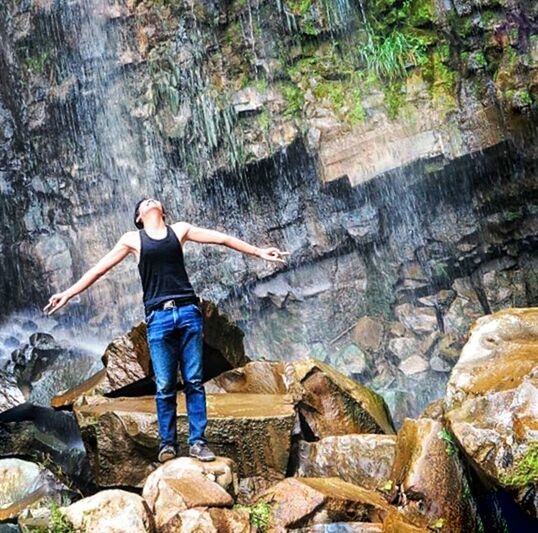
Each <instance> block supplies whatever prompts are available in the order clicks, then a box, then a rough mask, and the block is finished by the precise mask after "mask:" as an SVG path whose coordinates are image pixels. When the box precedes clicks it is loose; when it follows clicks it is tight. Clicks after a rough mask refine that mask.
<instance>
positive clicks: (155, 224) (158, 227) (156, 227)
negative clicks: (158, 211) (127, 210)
mask: <svg viewBox="0 0 538 533" xmlns="http://www.w3.org/2000/svg"><path fill="white" fill-rule="evenodd" d="M144 229H145V230H146V231H149V232H150V233H153V234H158V233H163V232H164V230H165V229H166V224H165V223H164V220H163V219H162V216H161V215H155V216H151V215H148V217H147V218H146V220H144Z"/></svg>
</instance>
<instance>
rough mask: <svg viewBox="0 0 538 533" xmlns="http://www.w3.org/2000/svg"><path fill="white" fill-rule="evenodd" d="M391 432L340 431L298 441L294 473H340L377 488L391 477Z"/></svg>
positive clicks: (316, 475) (392, 436)
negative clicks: (311, 440)
mask: <svg viewBox="0 0 538 533" xmlns="http://www.w3.org/2000/svg"><path fill="white" fill-rule="evenodd" d="M395 449H396V437H395V436H394V435H366V434H363V435H360V434H351V435H340V436H336V437H325V438H323V439H321V440H319V441H316V442H307V441H299V443H298V445H297V448H296V450H295V453H294V456H295V461H297V465H296V468H295V471H294V476H300V477H339V478H340V479H343V480H344V481H348V482H350V483H353V484H355V485H360V486H361V487H364V488H366V489H372V490H375V489H379V488H380V487H381V486H383V485H384V484H385V482H386V481H387V480H388V479H390V474H391V470H392V464H393V462H394V453H395Z"/></svg>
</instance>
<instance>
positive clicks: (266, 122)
mask: <svg viewBox="0 0 538 533" xmlns="http://www.w3.org/2000/svg"><path fill="white" fill-rule="evenodd" d="M257 120H258V126H259V127H260V129H261V130H263V131H267V130H268V129H269V127H270V126H271V115H270V113H269V111H268V110H267V109H264V110H263V111H262V112H261V113H260V114H259V115H258V119H257Z"/></svg>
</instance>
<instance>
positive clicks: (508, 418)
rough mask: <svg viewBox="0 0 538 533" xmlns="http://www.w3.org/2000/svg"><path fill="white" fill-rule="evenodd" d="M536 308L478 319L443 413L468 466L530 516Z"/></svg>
mask: <svg viewBox="0 0 538 533" xmlns="http://www.w3.org/2000/svg"><path fill="white" fill-rule="evenodd" d="M537 385H538V309H537V308H528V309H506V310H503V311H498V312H496V313H494V314H492V315H488V316H484V317H482V318H480V319H479V320H477V321H476V323H475V325H474V326H473V328H472V329H471V332H470V337H469V340H468V342H467V344H466V345H465V346H464V348H463V350H462V353H461V357H460V359H459V361H458V362H457V364H456V366H455V367H454V369H453V370H452V374H451V376H450V380H449V382H448V386H447V394H446V409H445V410H446V418H447V420H448V422H449V424H450V427H451V429H452V431H453V433H454V435H455V437H456V438H457V440H458V441H459V443H460V444H461V446H462V448H463V450H464V451H465V453H466V454H467V455H468V456H469V457H470V459H471V460H472V462H473V464H475V465H476V467H477V468H479V469H480V471H481V472H482V474H483V475H485V476H486V477H487V478H488V479H489V480H490V481H493V482H494V483H495V484H497V485H499V486H501V487H503V488H505V489H506V490H508V491H509V492H511V493H512V494H513V495H514V497H515V499H516V501H518V502H519V504H520V505H521V506H522V507H523V508H524V509H526V510H527V511H528V512H530V513H531V514H532V515H534V516H536V514H537V511H538V497H537V495H536V494H537V488H538V470H537V461H536V457H537V455H538V445H537V440H536V430H537V426H536V420H537V419H538V410H537V406H538V391H537Z"/></svg>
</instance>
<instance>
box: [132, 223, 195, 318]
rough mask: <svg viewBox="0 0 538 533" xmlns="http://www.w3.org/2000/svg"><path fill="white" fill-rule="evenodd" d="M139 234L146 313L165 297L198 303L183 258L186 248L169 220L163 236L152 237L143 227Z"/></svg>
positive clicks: (139, 270) (139, 268)
mask: <svg viewBox="0 0 538 533" xmlns="http://www.w3.org/2000/svg"><path fill="white" fill-rule="evenodd" d="M138 233H139V234H140V262H139V263H138V272H139V273H140V279H141V280H142V288H143V290H144V310H145V313H146V316H147V315H148V314H149V313H150V311H151V310H152V308H153V307H154V306H155V305H156V304H158V303H160V302H164V301H165V300H170V299H171V298H174V299H178V300H180V302H178V304H181V305H182V304H184V303H185V304H187V303H198V302H199V300H198V297H197V296H196V293H195V292H194V289H193V287H192V285H191V283H190V281H189V277H188V276H187V272H186V270H185V265H184V262H183V250H182V248H181V243H180V242H179V240H178V238H177V236H176V234H175V232H174V230H173V229H172V228H171V227H170V226H169V225H168V224H166V237H165V238H164V239H153V238H151V237H150V236H149V235H148V234H147V233H146V231H145V230H144V229H141V230H139V232H138Z"/></svg>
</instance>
